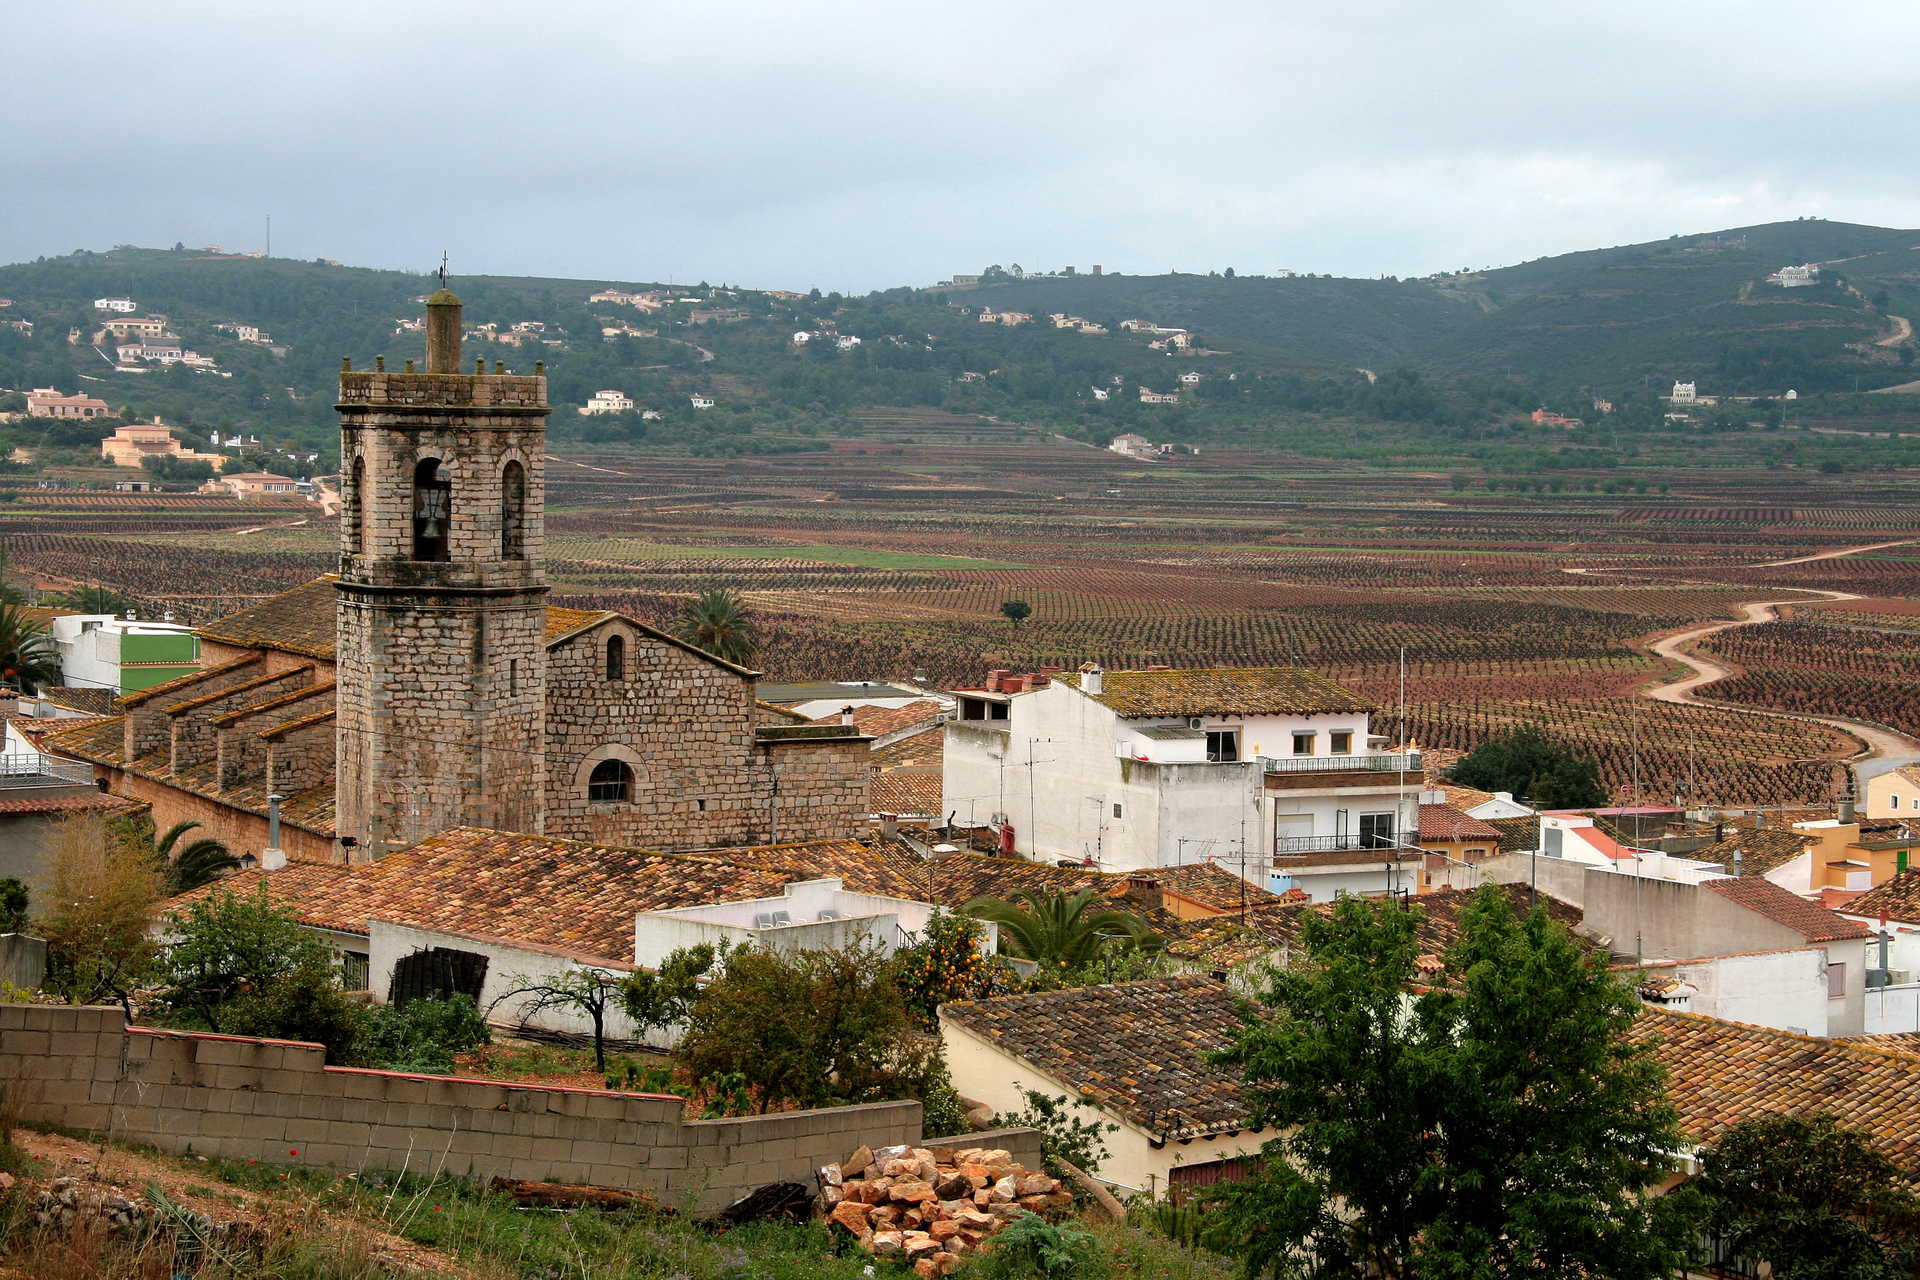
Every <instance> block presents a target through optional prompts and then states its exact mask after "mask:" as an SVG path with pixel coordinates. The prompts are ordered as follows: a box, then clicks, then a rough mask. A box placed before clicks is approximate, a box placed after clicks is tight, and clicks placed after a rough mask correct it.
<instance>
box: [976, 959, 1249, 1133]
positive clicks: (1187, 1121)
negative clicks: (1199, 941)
mask: <svg viewBox="0 0 1920 1280" xmlns="http://www.w3.org/2000/svg"><path fill="white" fill-rule="evenodd" d="M940 1019H941V1021H942V1022H943V1023H946V1024H950V1025H952V1026H955V1027H959V1028H963V1029H964V1030H965V1031H966V1032H968V1033H969V1034H971V1035H974V1036H976V1037H978V1038H979V1039H981V1040H984V1041H986V1042H987V1043H988V1044H991V1045H994V1046H995V1047H997V1048H998V1049H1000V1051H1001V1052H1003V1053H1006V1054H1007V1055H1009V1056H1011V1057H1014V1058H1017V1059H1019V1060H1020V1061H1022V1062H1026V1063H1030V1064H1032V1065H1033V1066H1034V1067H1036V1068H1038V1069H1039V1070H1041V1071H1043V1072H1045V1073H1046V1074H1047V1075H1049V1076H1051V1077H1052V1078H1053V1079H1055V1080H1058V1081H1059V1082H1060V1083H1061V1084H1063V1085H1065V1086H1067V1087H1068V1088H1070V1089H1072V1090H1073V1091H1074V1092H1075V1093H1077V1094H1079V1095H1080V1096H1081V1097H1083V1098H1086V1099H1088V1100H1089V1101H1092V1102H1095V1103H1097V1104H1098V1105H1099V1106H1101V1107H1102V1108H1104V1109H1107V1110H1111V1111H1112V1112H1113V1113H1114V1114H1116V1115H1119V1116H1122V1117H1125V1118H1126V1119H1128V1120H1130V1121H1132V1122H1133V1123H1134V1124H1136V1125H1138V1126H1140V1127H1141V1128H1144V1129H1146V1130H1147V1131H1149V1132H1150V1133H1153V1134H1154V1135H1155V1136H1156V1137H1166V1138H1192V1137H1199V1136H1201V1135H1204V1134H1213V1133H1231V1132H1234V1131H1237V1130H1240V1129H1244V1128H1246V1127H1247V1126H1248V1123H1249V1121H1248V1115H1247V1101H1246V1098H1245V1097H1244V1096H1243V1094H1242V1093H1241V1089H1240V1081H1239V1079H1238V1078H1237V1077H1236V1076H1235V1074H1234V1073H1233V1072H1232V1071H1231V1070H1230V1069H1227V1068H1223V1067H1220V1066H1216V1065H1215V1064H1213V1063H1212V1062H1211V1061H1209V1059H1208V1055H1209V1054H1210V1053H1212V1052H1215V1051H1217V1050H1221V1049H1225V1048H1228V1047H1229V1046H1230V1045H1231V1044H1232V1043H1233V1040H1232V1037H1233V1032H1234V1031H1235V1030H1236V1029H1237V1028H1238V1027H1239V1026H1240V1016H1239V1013H1238V1010H1237V1009H1236V1007H1235V1005H1234V1001H1233V997H1232V996H1231V994H1230V993H1229V992H1228V990H1227V987H1226V984H1224V983H1222V982H1219V981H1216V980H1215V979H1213V978H1210V977H1205V976H1201V975H1198V974H1189V975H1186V976H1184V977H1178V978H1155V979H1153V980H1151V981H1148V982H1119V983H1113V984H1111V985H1107V986H1096V987H1071V988H1068V989H1066V990H1064V991H1043V992H1038V993H1035V994H1031V995H1019V996H1000V997H998V998H995V999H991V1000H967V1001H959V1002H955V1003H951V1004H945V1005H942V1006H940Z"/></svg>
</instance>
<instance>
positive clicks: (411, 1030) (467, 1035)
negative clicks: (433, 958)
mask: <svg viewBox="0 0 1920 1280" xmlns="http://www.w3.org/2000/svg"><path fill="white" fill-rule="evenodd" d="M491 1039H492V1036H491V1034H490V1033H489V1031H488V1030H487V1020H486V1019H485V1018H483V1017H481V1016H480V1009H479V1007H478V1006H477V1005H475V1004H474V1002H473V999H472V997H470V996H464V995H451V996H447V997H446V998H444V999H426V998H423V999H418V1000H409V1001H408V1002H407V1003H406V1004H404V1005H401V1006H399V1007H398V1008H396V1007H394V1006H392V1005H376V1006H374V1007H373V1008H370V1009H368V1010H367V1011H366V1012H365V1014H364V1015H363V1016H362V1020H361V1027H360V1038H359V1040H358V1041H357V1042H356V1043H355V1045H354V1053H355V1056H356V1057H358V1058H359V1059H360V1060H361V1061H362V1062H364V1063H366V1065H368V1066H371V1067H380V1068H382V1069H384V1070H387V1071H415V1072H420V1073H422V1074H426V1075H445V1074H446V1073H448V1072H450V1071H452V1070H453V1055H454V1054H456V1053H465V1052H466V1051H467V1050H469V1049H474V1048H477V1047H479V1046H480V1045H483V1044H486V1043H488V1042H489V1041H490V1040H491ZM608 1087H609V1088H611V1087H613V1086H612V1085H609V1086H608Z"/></svg>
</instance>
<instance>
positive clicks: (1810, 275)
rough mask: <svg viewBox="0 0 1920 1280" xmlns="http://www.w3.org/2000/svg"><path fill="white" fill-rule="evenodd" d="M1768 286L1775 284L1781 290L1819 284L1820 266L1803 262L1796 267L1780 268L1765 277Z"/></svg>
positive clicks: (1815, 263)
mask: <svg viewBox="0 0 1920 1280" xmlns="http://www.w3.org/2000/svg"><path fill="white" fill-rule="evenodd" d="M1767 283H1768V284H1777V285H1779V286H1780V287H1781V288H1782V289H1803V288H1805V287H1806V286H1808V285H1810V284H1819V283H1820V264H1819V263H1817V262H1804V263H1801V264H1800V265H1799V266H1797V267H1782V268H1780V269H1779V270H1778V271H1776V272H1774V273H1773V274H1772V275H1770V276H1768V277H1767Z"/></svg>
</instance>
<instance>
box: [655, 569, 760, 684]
mask: <svg viewBox="0 0 1920 1280" xmlns="http://www.w3.org/2000/svg"><path fill="white" fill-rule="evenodd" d="M673 633H674V635H676V636H678V637H679V638H680V639H682V640H685V641H686V642H687V643H688V644H691V645H697V646H699V647H700V648H702V649H705V650H706V651H707V652H708V653H710V654H712V655H714V656H715V657H716V658H725V659H726V660H727V661H728V662H732V663H737V664H739V665H741V666H745V665H746V664H747V663H750V662H752V661H753V655H754V651H755V650H756V649H758V648H759V647H760V637H759V635H758V633H757V631H756V629H755V626H754V621H753V615H752V614H750V613H748V612H747V602H746V601H745V600H743V599H741V597H740V593H739V592H737V591H735V590H733V589H732V588H731V587H715V588H714V589H712V590H711V591H703V592H701V593H700V594H699V596H698V597H696V598H695V599H692V600H689V601H687V604H686V607H685V608H683V609H682V610H681V611H680V621H679V623H678V625H676V626H675V627H674V629H673Z"/></svg>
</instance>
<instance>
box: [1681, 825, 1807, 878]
mask: <svg viewBox="0 0 1920 1280" xmlns="http://www.w3.org/2000/svg"><path fill="white" fill-rule="evenodd" d="M1812 843H1813V837H1812V836H1809V835H1804V834H1802V833H1800V832H1798V831H1784V830H1782V829H1781V828H1779V827H1754V828H1750V829H1748V830H1745V831H1736V832H1734V833H1733V834H1732V835H1730V836H1728V837H1727V838H1726V839H1725V840H1722V841H1721V842H1720V843H1718V844H1710V845H1708V846H1707V847H1706V848H1704V849H1702V850H1700V851H1699V852H1698V853H1694V854H1690V855H1688V856H1689V857H1693V858H1697V859H1699V860H1700V861H1701V862H1717V863H1719V864H1720V865H1721V866H1723V867H1725V868H1726V869H1727V871H1728V873H1729V874H1732V873H1733V862H1734V855H1735V854H1736V853H1737V854H1739V856H1740V871H1739V874H1740V875H1743V876H1764V875H1766V874H1767V873H1768V872H1769V871H1777V870H1779V869H1780V868H1781V867H1784V866H1785V865H1786V864H1787V863H1789V862H1792V861H1793V860H1794V859H1795V858H1797V857H1799V856H1800V855H1801V854H1803V853H1805V852H1806V851H1807V846H1808V845H1810V844H1812Z"/></svg>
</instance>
